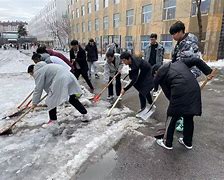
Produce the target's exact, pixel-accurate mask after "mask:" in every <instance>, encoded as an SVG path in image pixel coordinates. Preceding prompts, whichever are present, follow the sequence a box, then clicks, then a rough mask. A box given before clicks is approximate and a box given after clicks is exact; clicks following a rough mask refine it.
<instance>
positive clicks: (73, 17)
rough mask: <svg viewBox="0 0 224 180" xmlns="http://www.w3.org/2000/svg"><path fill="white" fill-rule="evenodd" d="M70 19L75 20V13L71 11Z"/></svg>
mask: <svg viewBox="0 0 224 180" xmlns="http://www.w3.org/2000/svg"><path fill="white" fill-rule="evenodd" d="M72 19H75V11H72Z"/></svg>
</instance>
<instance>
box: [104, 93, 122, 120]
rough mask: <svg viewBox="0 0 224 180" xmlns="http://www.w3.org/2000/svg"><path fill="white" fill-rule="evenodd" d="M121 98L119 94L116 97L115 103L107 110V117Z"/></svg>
mask: <svg viewBox="0 0 224 180" xmlns="http://www.w3.org/2000/svg"><path fill="white" fill-rule="evenodd" d="M121 96H122V94H120V95H119V96H118V98H117V100H116V101H115V103H114V104H113V106H112V108H111V109H110V110H109V112H108V114H107V116H110V115H111V112H112V110H113V109H114V107H115V106H116V105H117V103H118V101H119V100H120V98H121Z"/></svg>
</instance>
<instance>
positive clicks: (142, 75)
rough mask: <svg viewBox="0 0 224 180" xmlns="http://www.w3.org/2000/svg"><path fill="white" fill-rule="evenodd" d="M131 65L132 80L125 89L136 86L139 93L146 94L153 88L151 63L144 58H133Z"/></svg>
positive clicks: (130, 74) (130, 75)
mask: <svg viewBox="0 0 224 180" xmlns="http://www.w3.org/2000/svg"><path fill="white" fill-rule="evenodd" d="M131 61H132V63H131V64H130V65H129V67H130V68H131V70H130V71H129V77H130V79H131V82H130V83H129V84H128V85H127V86H126V87H125V88H124V90H125V91H127V90H128V89H130V88H131V87H132V86H134V87H135V88H136V89H137V90H138V91H139V93H141V94H142V95H144V96H146V95H147V94H148V93H149V92H150V91H151V90H152V88H153V77H152V70H151V65H150V64H149V63H148V62H147V61H143V60H142V59H137V58H132V59H131Z"/></svg>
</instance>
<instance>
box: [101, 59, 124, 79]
mask: <svg viewBox="0 0 224 180" xmlns="http://www.w3.org/2000/svg"><path fill="white" fill-rule="evenodd" d="M114 57H115V65H114V64H113V63H108V62H107V61H106V63H105V64H104V80H105V81H109V77H113V76H114V75H115V74H116V72H118V71H121V69H122V68H123V64H122V62H121V59H120V55H114Z"/></svg>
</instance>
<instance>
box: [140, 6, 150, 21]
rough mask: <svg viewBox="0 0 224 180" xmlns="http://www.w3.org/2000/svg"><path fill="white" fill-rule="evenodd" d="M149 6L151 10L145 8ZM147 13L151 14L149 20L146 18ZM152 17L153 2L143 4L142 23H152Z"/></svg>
mask: <svg viewBox="0 0 224 180" xmlns="http://www.w3.org/2000/svg"><path fill="white" fill-rule="evenodd" d="M147 6H149V7H150V9H151V11H150V10H149V11H144V8H146V7H147ZM147 14H150V16H149V17H150V18H149V19H148V21H147V19H146V17H148V16H147ZM151 19H152V4H147V5H144V6H142V23H143V24H146V23H150V21H151Z"/></svg>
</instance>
